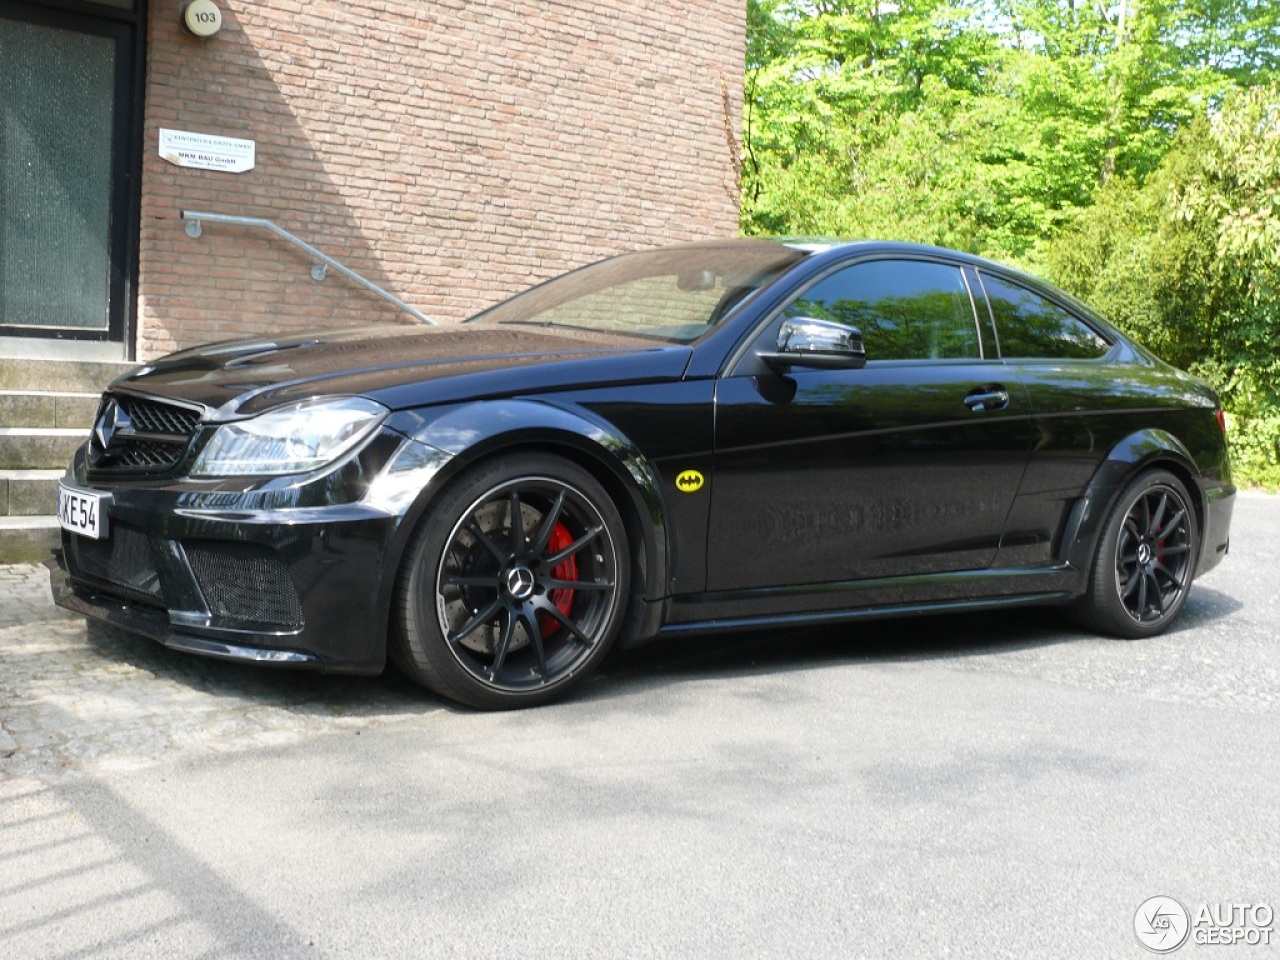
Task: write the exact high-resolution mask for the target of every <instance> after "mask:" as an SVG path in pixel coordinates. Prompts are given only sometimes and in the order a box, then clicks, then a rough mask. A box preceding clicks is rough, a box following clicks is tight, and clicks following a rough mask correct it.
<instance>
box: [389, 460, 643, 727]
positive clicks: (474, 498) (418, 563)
mask: <svg viewBox="0 0 1280 960" xmlns="http://www.w3.org/2000/svg"><path fill="white" fill-rule="evenodd" d="M512 517H516V518H518V522H517V523H515V524H513V523H512ZM629 557H630V554H629V553H628V550H627V542H626V532H625V527H624V525H623V522H622V518H621V516H619V514H618V510H617V508H616V507H615V506H614V504H613V502H612V501H611V500H610V499H609V496H608V494H607V493H605V491H604V488H603V487H601V486H600V484H599V483H598V482H597V481H596V479H595V478H594V477H593V476H591V474H590V473H588V472H587V471H586V470H584V469H582V468H581V467H579V466H577V465H576V464H574V463H571V462H569V461H567V460H562V459H560V458H558V457H553V456H548V455H540V454H525V453H521V454H511V455H506V456H501V457H496V458H494V459H492V460H488V461H484V462H482V463H480V464H477V465H476V466H475V467H472V468H471V469H469V470H468V471H467V472H466V473H463V474H462V475H461V476H459V477H458V478H457V479H456V480H455V481H454V482H453V483H452V484H450V486H449V487H447V488H446V489H445V490H444V492H443V493H442V494H441V495H440V497H439V498H438V500H436V501H435V502H434V503H432V504H431V506H430V507H429V508H428V510H427V513H426V515H425V516H424V517H423V519H422V521H421V522H420V524H419V526H418V528H417V529H416V530H415V531H414V534H413V537H412V539H411V540H410V543H409V546H408V548H407V550H406V552H405V561H404V563H403V564H402V566H401V570H400V574H399V579H398V582H397V590H396V609H395V610H394V611H393V614H395V615H396V621H397V622H396V624H395V627H396V629H395V630H394V632H393V635H392V643H391V656H392V659H393V660H394V661H395V662H396V664H397V665H398V666H399V667H400V668H401V669H402V670H403V671H404V672H405V673H407V674H408V675H409V676H410V677H411V678H412V679H414V680H416V681H417V682H418V683H420V684H422V685H423V686H425V687H427V688H428V689H430V690H433V691H435V692H436V693H438V694H440V695H442V696H444V697H448V698H449V699H451V700H455V701H457V702H459V703H462V704H465V705H467V706H471V707H478V708H480V709H485V710H506V709H514V708H518V707H530V706H537V705H539V704H544V703H549V702H551V701H552V700H557V699H559V698H561V697H563V696H565V695H567V694H568V693H569V692H570V691H571V690H572V689H573V688H574V687H576V686H578V685H579V684H580V683H582V682H583V681H584V680H586V678H587V677H588V676H589V675H590V674H591V673H592V671H593V670H595V668H596V667H597V666H598V665H599V664H600V661H601V660H603V659H604V657H605V655H606V654H607V653H608V651H609V647H610V645H611V644H612V643H613V640H614V636H615V635H616V634H617V632H618V629H619V626H620V625H621V623H622V620H623V614H624V612H625V606H626V600H627V596H628V586H629V581H630V569H631V567H630V559H629Z"/></svg>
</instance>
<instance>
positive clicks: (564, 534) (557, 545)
mask: <svg viewBox="0 0 1280 960" xmlns="http://www.w3.org/2000/svg"><path fill="white" fill-rule="evenodd" d="M571 543H573V534H571V533H570V532H569V528H568V527H566V526H565V525H564V524H563V523H561V522H560V521H559V520H557V521H556V525H555V526H554V527H552V528H551V536H550V538H548V540H547V553H549V554H556V553H559V552H560V551H561V550H563V549H564V548H565V547H567V546H569V544H571ZM551 576H552V577H553V578H554V579H556V580H577V579H578V558H577V557H572V556H571V557H566V558H565V559H563V560H561V561H560V562H559V563H557V564H556V565H555V566H554V567H553V568H552V570H551ZM575 592H576V591H574V590H570V589H568V588H562V589H559V590H552V591H551V592H550V593H549V594H548V595H547V596H548V599H550V600H551V603H552V604H553V605H554V606H555V608H556V609H557V610H559V611H560V612H561V613H562V614H563V615H564V616H566V617H567V616H569V611H570V610H571V609H573V595H574V593H575ZM538 629H539V630H541V631H542V635H543V636H544V637H547V636H550V635H551V634H553V633H555V632H556V631H557V630H559V629H560V621H559V620H557V619H556V618H555V617H553V616H551V615H550V614H546V613H543V614H540V615H539V616H538Z"/></svg>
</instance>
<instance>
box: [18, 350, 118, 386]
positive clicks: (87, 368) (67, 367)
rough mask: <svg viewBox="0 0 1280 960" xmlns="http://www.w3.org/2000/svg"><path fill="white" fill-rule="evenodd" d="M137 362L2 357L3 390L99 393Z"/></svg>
mask: <svg viewBox="0 0 1280 960" xmlns="http://www.w3.org/2000/svg"><path fill="white" fill-rule="evenodd" d="M135 366H137V364H135V363H130V362H128V361H108V360H36V359H31V358H29V357H15V358H4V359H0V390H27V391H30V390H57V391H66V392H68V393H92V394H99V393H101V392H102V391H103V389H104V388H105V387H106V385H107V384H108V383H110V382H111V381H112V380H114V379H115V378H116V377H118V376H120V374H122V373H127V372H128V371H130V370H132V369H133V368H134V367H135Z"/></svg>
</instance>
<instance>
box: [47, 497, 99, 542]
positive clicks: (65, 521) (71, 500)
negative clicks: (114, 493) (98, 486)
mask: <svg viewBox="0 0 1280 960" xmlns="http://www.w3.org/2000/svg"><path fill="white" fill-rule="evenodd" d="M102 508H103V496H102V494H99V493H94V492H92V491H90V490H80V489H78V488H76V487H68V486H64V485H63V484H62V483H59V484H58V523H59V525H60V526H61V527H62V529H63V530H70V531H71V532H72V533H78V534H80V536H82V537H89V538H90V539H93V540H101V539H102V538H103V537H105V536H106V535H107V518H106V516H104V515H103V512H102Z"/></svg>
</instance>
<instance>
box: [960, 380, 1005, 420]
mask: <svg viewBox="0 0 1280 960" xmlns="http://www.w3.org/2000/svg"><path fill="white" fill-rule="evenodd" d="M964 405H965V406H966V407H968V408H969V409H970V410H972V411H973V412H974V413H983V412H985V411H987V410H1003V409H1004V408H1005V407H1007V406H1008V405H1009V391H1008V390H1006V389H1005V388H1004V387H1003V386H1001V385H1000V384H998V383H990V384H987V385H986V386H985V387H978V388H976V389H974V390H970V391H969V393H968V394H967V395H966V396H965V398H964Z"/></svg>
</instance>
